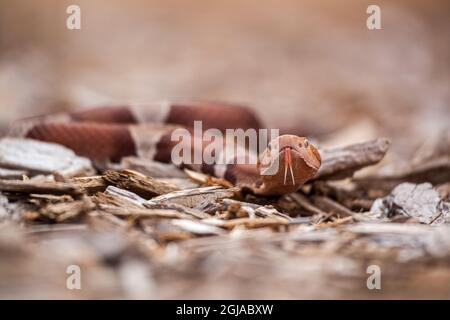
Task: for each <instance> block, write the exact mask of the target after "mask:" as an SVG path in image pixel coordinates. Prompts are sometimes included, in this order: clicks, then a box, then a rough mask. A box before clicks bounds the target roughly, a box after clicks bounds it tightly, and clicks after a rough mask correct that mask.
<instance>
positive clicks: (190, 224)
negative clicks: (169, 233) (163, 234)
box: [172, 219, 226, 235]
mask: <svg viewBox="0 0 450 320" xmlns="http://www.w3.org/2000/svg"><path fill="white" fill-rule="evenodd" d="M172 224H173V225H174V226H176V227H178V228H180V229H182V230H184V231H188V232H192V233H195V234H201V235H210V234H212V235H222V234H225V233H226V231H225V230H223V229H220V228H218V227H215V226H212V225H208V224H206V223H202V222H199V221H192V220H184V219H176V220H172Z"/></svg>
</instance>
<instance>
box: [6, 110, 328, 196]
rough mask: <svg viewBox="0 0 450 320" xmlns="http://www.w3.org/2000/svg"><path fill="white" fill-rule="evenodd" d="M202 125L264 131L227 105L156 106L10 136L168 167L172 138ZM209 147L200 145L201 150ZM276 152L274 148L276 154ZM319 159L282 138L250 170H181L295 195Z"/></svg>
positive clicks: (302, 144)
mask: <svg viewBox="0 0 450 320" xmlns="http://www.w3.org/2000/svg"><path fill="white" fill-rule="evenodd" d="M196 120H201V121H202V125H203V129H205V130H206V129H208V128H216V129H218V130H220V131H221V132H224V131H225V130H226V129H229V128H236V129H237V128H240V129H243V130H247V129H255V130H259V129H261V128H262V125H261V122H260V121H259V119H258V117H257V116H256V115H255V113H254V112H253V111H252V110H251V109H249V108H247V107H244V106H239V105H232V104H227V103H157V104H152V105H146V106H112V107H96V108H90V109H81V110H76V111H72V112H65V113H57V114H51V115H45V116H39V117H33V118H28V119H23V120H19V121H17V122H15V123H13V124H12V125H11V126H10V130H9V135H10V136H20V137H26V138H31V139H37V140H42V141H47V142H54V143H59V144H62V145H64V146H66V147H68V148H70V149H72V150H74V151H75V152H76V153H77V154H79V155H81V156H86V157H88V158H90V159H92V160H95V161H106V160H109V161H119V160H120V159H121V158H122V157H125V156H130V155H138V156H141V157H146V158H149V159H151V160H155V161H161V162H171V151H172V149H173V148H174V146H175V143H176V142H174V141H172V140H171V133H172V132H173V130H175V129H176V128H180V127H184V128H188V129H190V128H192V126H193V123H194V121H196ZM193 139H198V138H193ZM210 142H211V141H204V140H202V141H201V146H202V147H205V146H206V145H207V144H208V143H210ZM274 146H276V149H275V151H274V150H273V149H274ZM262 163H279V164H280V165H279V168H278V170H277V171H276V172H275V173H273V174H271V175H263V174H262V170H263V169H264V168H263V165H262ZM320 164H321V157H320V154H319V152H318V150H317V149H316V147H315V146H314V145H312V144H311V143H309V142H308V140H307V139H306V138H305V137H300V136H296V135H290V134H286V135H280V136H278V137H276V138H275V139H273V140H272V141H270V143H269V144H268V146H267V147H266V148H265V150H263V151H262V152H260V153H259V156H258V162H257V163H254V164H248V163H244V164H239V163H233V162H232V163H227V164H225V165H218V164H206V163H201V164H200V165H192V164H184V166H187V167H190V168H191V169H194V170H197V171H201V172H204V173H207V174H210V175H213V176H216V177H218V178H224V179H226V180H228V181H230V182H231V183H233V184H235V185H236V186H239V187H241V188H243V189H244V190H248V191H250V192H252V193H254V194H258V195H282V194H286V193H291V192H295V191H297V190H298V189H299V188H300V187H301V186H302V185H303V184H304V183H305V182H307V181H308V180H309V179H311V178H312V177H314V176H315V174H316V173H317V171H318V170H319V168H320Z"/></svg>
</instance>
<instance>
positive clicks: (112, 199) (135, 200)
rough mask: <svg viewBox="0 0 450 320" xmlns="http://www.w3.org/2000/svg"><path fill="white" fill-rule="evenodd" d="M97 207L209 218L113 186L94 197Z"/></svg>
mask: <svg viewBox="0 0 450 320" xmlns="http://www.w3.org/2000/svg"><path fill="white" fill-rule="evenodd" d="M94 199H95V201H96V203H98V205H99V207H100V208H101V209H104V210H108V211H109V210H110V209H114V207H120V208H123V209H126V210H128V209H133V208H147V209H156V210H158V209H162V210H175V211H178V212H179V213H180V214H186V215H189V216H192V217H194V218H197V219H203V218H209V217H210V216H209V215H208V214H206V213H203V212H201V211H198V210H195V209H192V208H189V207H186V206H184V205H181V204H178V203H171V202H159V203H154V202H150V201H146V200H145V199H144V198H141V197H139V196H138V195H137V194H135V193H132V192H130V191H127V190H123V189H120V188H117V187H114V186H109V187H108V188H106V191H105V192H104V193H98V194H97V195H96V196H95V197H94Z"/></svg>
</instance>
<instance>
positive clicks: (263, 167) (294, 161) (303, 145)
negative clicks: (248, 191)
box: [258, 135, 321, 194]
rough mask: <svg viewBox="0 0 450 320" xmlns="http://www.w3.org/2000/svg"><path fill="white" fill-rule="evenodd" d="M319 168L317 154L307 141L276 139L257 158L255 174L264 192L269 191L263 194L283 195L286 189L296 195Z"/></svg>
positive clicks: (290, 137)
mask: <svg viewBox="0 0 450 320" xmlns="http://www.w3.org/2000/svg"><path fill="white" fill-rule="evenodd" d="M320 164H321V158H320V154H319V151H318V150H317V148H316V147H315V146H314V145H312V144H311V143H310V142H309V141H308V139H307V138H305V137H299V136H295V135H282V136H279V137H277V138H275V139H273V140H272V141H271V142H270V143H269V144H268V146H267V148H266V149H265V150H264V152H263V153H262V154H261V155H260V158H259V162H258V170H259V172H260V175H261V177H262V181H263V184H262V185H261V187H262V188H265V189H266V191H267V190H268V189H270V190H269V191H267V192H266V193H271V194H278V193H281V192H282V193H286V189H289V191H290V192H295V191H297V190H298V189H299V188H300V187H301V186H302V185H303V184H304V183H305V182H306V181H308V180H309V179H311V178H312V177H314V176H315V174H316V173H317V171H318V170H319V168H320ZM277 190H280V191H277ZM281 190H283V191H281Z"/></svg>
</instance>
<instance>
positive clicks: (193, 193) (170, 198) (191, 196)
mask: <svg viewBox="0 0 450 320" xmlns="http://www.w3.org/2000/svg"><path fill="white" fill-rule="evenodd" d="M237 191H239V189H238V188H231V189H223V188H221V187H219V186H213V187H204V188H196V189H187V190H180V191H175V192H171V193H167V194H164V195H161V196H159V197H155V198H153V199H151V200H149V201H148V203H149V204H161V203H168V202H171V203H177V204H182V205H184V206H186V207H190V208H194V207H195V206H196V205H198V204H199V203H201V202H203V201H211V202H214V201H217V200H220V199H224V198H231V197H233V196H234V195H235V193H236V192H237Z"/></svg>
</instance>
